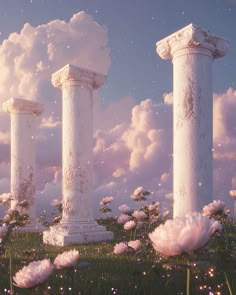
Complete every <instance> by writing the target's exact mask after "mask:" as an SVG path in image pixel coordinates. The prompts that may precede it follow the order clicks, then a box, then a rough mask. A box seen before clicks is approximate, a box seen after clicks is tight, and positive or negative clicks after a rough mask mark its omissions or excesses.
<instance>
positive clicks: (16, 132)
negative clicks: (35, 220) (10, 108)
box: [11, 113, 35, 217]
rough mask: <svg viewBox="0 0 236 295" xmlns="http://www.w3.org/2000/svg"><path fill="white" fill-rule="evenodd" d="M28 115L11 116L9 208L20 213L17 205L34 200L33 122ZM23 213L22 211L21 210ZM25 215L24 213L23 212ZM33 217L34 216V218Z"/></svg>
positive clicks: (20, 208) (32, 202)
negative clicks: (10, 198)
mask: <svg viewBox="0 0 236 295" xmlns="http://www.w3.org/2000/svg"><path fill="white" fill-rule="evenodd" d="M34 120H35V119H34V118H33V117H32V115H30V114H20V113H12V114H11V193H12V196H13V200H12V201H11V208H12V209H16V210H18V211H20V212H21V213H24V212H22V207H21V206H18V204H19V203H20V202H22V201H24V200H26V201H27V202H28V204H29V206H30V207H32V206H34V198H35V175H34V174H35V138H34V136H35V122H34ZM23 211H24V210H23ZM25 213H26V212H25ZM34 217H35V216H34Z"/></svg>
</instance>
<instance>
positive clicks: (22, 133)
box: [3, 97, 43, 231]
mask: <svg viewBox="0 0 236 295" xmlns="http://www.w3.org/2000/svg"><path fill="white" fill-rule="evenodd" d="M3 111H5V112H9V113H10V115H11V195H12V201H11V209H13V210H18V211H19V213H20V214H28V215H29V219H30V224H29V225H27V226H25V227H24V228H23V230H25V231H39V230H42V226H41V224H38V223H37V222H36V208H35V127H36V126H35V119H36V116H39V115H41V113H42V112H43V106H42V105H41V104H39V103H37V102H33V101H29V100H26V99H21V98H14V97H13V98H11V99H9V100H8V101H6V102H5V103H4V104H3ZM22 201H26V202H27V204H28V207H27V208H25V207H23V206H21V202H22Z"/></svg>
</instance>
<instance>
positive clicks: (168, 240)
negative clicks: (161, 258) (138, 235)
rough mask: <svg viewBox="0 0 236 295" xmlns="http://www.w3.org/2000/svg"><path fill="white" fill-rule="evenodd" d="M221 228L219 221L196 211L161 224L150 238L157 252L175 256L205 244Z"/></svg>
mask: <svg viewBox="0 0 236 295" xmlns="http://www.w3.org/2000/svg"><path fill="white" fill-rule="evenodd" d="M220 229H221V225H220V223H219V222H218V221H215V220H212V219H209V218H208V217H205V216H202V215H201V213H199V212H194V213H192V214H188V215H186V216H185V217H176V218H175V219H174V220H167V221H166V223H165V224H161V225H160V226H159V227H157V228H156V229H155V230H154V231H153V232H152V233H150V234H149V238H150V240H151V241H152V244H153V248H154V249H155V250H156V251H157V252H160V253H162V254H164V255H166V256H175V255H180V254H182V253H189V252H192V251H195V250H197V249H198V248H200V247H202V246H204V245H205V244H206V243H207V242H208V240H209V238H210V236H211V235H212V234H213V233H215V232H216V231H217V230H220Z"/></svg>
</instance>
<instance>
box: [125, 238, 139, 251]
mask: <svg viewBox="0 0 236 295" xmlns="http://www.w3.org/2000/svg"><path fill="white" fill-rule="evenodd" d="M128 246H129V247H131V248H133V249H134V251H138V250H139V249H140V248H141V246H142V244H141V242H140V240H135V241H129V242H128Z"/></svg>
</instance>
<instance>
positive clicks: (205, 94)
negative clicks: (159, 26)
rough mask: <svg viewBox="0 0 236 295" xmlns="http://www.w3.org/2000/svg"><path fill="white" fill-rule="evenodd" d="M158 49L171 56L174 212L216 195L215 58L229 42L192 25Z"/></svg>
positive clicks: (199, 206)
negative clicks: (213, 147)
mask: <svg viewBox="0 0 236 295" xmlns="http://www.w3.org/2000/svg"><path fill="white" fill-rule="evenodd" d="M156 45H157V53H158V54H159V55H160V57H161V58H163V59H172V62H173V67H174V78H173V80H174V81H173V93H174V98H173V108H174V109H173V114H174V120H173V122H174V123H173V125H174V126H173V136H174V160H173V176H174V184H173V195H174V212H173V215H174V217H176V216H183V215H185V214H186V213H189V212H192V211H201V210H202V208H203V206H204V205H205V204H208V203H210V202H211V201H212V198H213V189H212V187H213V180H212V179H213V176H212V175H213V173H212V145H213V144H212V137H213V135H212V133H213V130H212V129H213V127H212V121H213V115H212V113H213V108H212V101H213V99H212V98H213V90H212V62H213V60H214V59H215V58H219V57H222V56H224V55H225V54H226V51H227V49H228V42H227V41H225V40H224V39H221V38H219V37H216V36H214V35H212V34H210V33H209V32H207V31H205V30H203V29H201V28H200V27H197V26H195V25H193V24H190V25H188V26H186V27H184V28H183V29H181V30H179V31H177V32H176V33H174V34H172V35H170V36H168V37H167V38H165V39H163V40H161V41H159V42H157V44H156Z"/></svg>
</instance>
